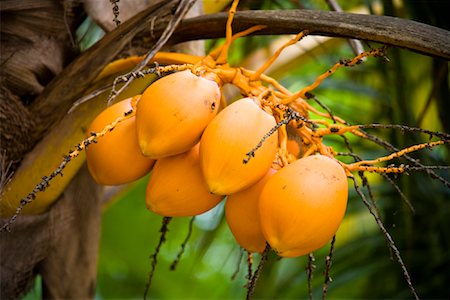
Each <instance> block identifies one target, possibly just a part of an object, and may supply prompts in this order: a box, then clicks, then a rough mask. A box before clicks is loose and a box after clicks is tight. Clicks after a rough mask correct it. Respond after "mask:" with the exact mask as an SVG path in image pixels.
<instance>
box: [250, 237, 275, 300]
mask: <svg viewBox="0 0 450 300" xmlns="http://www.w3.org/2000/svg"><path fill="white" fill-rule="evenodd" d="M270 249H271V248H270V246H269V244H266V248H264V251H263V253H262V254H261V260H260V261H259V264H258V267H257V268H256V271H255V273H253V276H252V278H251V280H250V283H249V285H248V290H247V297H246V299H247V300H250V299H251V298H252V295H253V292H254V291H255V287H256V282H257V281H258V278H259V276H260V275H261V272H262V270H263V267H264V264H265V262H266V260H267V255H268V254H269V251H270Z"/></svg>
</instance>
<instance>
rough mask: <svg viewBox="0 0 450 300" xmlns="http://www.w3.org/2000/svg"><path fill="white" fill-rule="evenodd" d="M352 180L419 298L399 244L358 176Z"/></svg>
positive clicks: (414, 293)
mask: <svg viewBox="0 0 450 300" xmlns="http://www.w3.org/2000/svg"><path fill="white" fill-rule="evenodd" d="M352 180H353V184H354V188H355V191H356V193H357V194H358V195H359V197H360V198H361V200H362V201H363V203H364V205H365V206H366V207H367V208H368V209H369V212H370V214H371V215H372V216H373V217H374V218H375V222H376V223H377V225H378V228H380V230H381V232H382V233H383V234H384V236H385V238H386V240H387V242H388V247H389V248H390V249H391V250H392V251H393V252H394V255H395V257H396V259H397V262H398V263H399V265H400V267H401V269H402V271H403V276H404V277H405V279H406V282H407V284H408V287H409V289H410V290H411V293H412V294H413V296H414V298H415V299H416V300H419V296H418V295H417V292H416V289H415V288H414V286H413V284H412V281H411V276H410V275H409V272H408V270H407V268H406V266H405V263H404V262H403V259H402V257H401V255H400V251H399V250H398V249H397V246H395V242H394V240H393V239H392V237H391V235H390V234H389V232H388V231H387V230H386V228H385V226H384V224H383V221H382V220H381V218H380V216H379V215H378V213H377V212H376V211H375V210H374V209H373V207H372V206H371V205H370V203H369V201H367V199H366V196H365V195H364V193H363V192H362V191H361V189H360V187H359V185H358V183H357V181H356V178H354V177H352Z"/></svg>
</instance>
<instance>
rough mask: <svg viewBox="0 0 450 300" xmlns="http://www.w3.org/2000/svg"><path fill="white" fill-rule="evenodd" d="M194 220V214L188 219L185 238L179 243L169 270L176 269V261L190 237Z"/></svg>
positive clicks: (178, 259)
mask: <svg viewBox="0 0 450 300" xmlns="http://www.w3.org/2000/svg"><path fill="white" fill-rule="evenodd" d="M194 220H195V216H194V217H192V218H191V220H190V221H189V227H188V234H187V235H186V238H185V239H184V241H183V243H181V248H180V251H179V252H178V254H177V257H176V258H175V260H174V261H173V262H172V264H171V265H170V270H171V271H174V270H175V269H176V267H177V265H178V263H179V262H180V259H181V256H182V255H183V253H184V250H185V248H186V245H187V242H188V241H189V238H190V237H191V234H192V225H193V224H194Z"/></svg>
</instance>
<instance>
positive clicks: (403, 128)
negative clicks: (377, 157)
mask: <svg viewBox="0 0 450 300" xmlns="http://www.w3.org/2000/svg"><path fill="white" fill-rule="evenodd" d="M359 128H394V129H400V130H401V131H402V132H403V131H410V132H421V133H425V134H428V135H430V138H431V137H433V136H437V137H439V138H441V139H442V140H444V141H450V134H448V133H445V132H439V131H431V130H427V129H422V128H419V127H411V126H406V125H398V124H365V125H359Z"/></svg>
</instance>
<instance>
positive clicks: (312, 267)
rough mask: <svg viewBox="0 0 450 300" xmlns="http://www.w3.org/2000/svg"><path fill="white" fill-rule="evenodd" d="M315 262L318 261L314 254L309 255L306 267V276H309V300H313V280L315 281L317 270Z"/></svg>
mask: <svg viewBox="0 0 450 300" xmlns="http://www.w3.org/2000/svg"><path fill="white" fill-rule="evenodd" d="M315 261H316V259H315V258H314V254H313V253H312V252H311V253H310V254H309V255H308V266H307V267H306V274H307V275H308V297H309V300H312V299H313V290H312V279H313V274H314V270H315V269H316V265H315V264H314V262H315Z"/></svg>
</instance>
